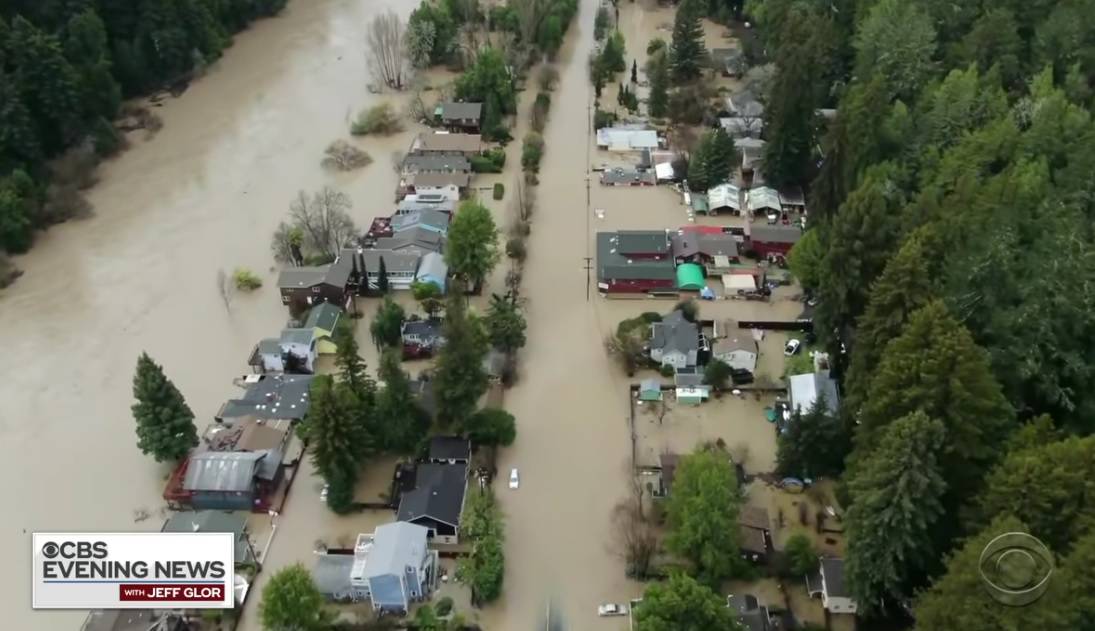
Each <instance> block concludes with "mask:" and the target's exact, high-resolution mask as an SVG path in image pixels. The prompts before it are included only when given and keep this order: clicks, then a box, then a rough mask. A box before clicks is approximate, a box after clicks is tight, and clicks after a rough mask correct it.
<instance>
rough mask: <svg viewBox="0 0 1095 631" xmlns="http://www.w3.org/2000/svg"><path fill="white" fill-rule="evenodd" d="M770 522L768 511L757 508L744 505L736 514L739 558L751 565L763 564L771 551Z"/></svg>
mask: <svg viewBox="0 0 1095 631" xmlns="http://www.w3.org/2000/svg"><path fill="white" fill-rule="evenodd" d="M769 528H771V522H769V521H768V511H767V510H765V509H764V508H761V507H759V506H749V505H744V506H742V507H741V511H740V512H739V513H738V531H739V542H738V545H739V546H740V547H741V556H742V558H743V559H745V560H747V561H752V562H753V563H765V562H767V560H768V551H769V550H770V549H771V542H772V536H771V534H770V532H769Z"/></svg>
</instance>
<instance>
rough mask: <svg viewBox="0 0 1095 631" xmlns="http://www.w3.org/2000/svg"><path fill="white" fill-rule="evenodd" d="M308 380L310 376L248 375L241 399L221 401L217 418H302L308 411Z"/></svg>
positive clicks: (310, 384)
mask: <svg viewBox="0 0 1095 631" xmlns="http://www.w3.org/2000/svg"><path fill="white" fill-rule="evenodd" d="M312 379H313V377H312V376H311V375H251V376H249V377H248V382H247V384H248V385H247V391H246V392H245V393H244V395H243V397H241V398H239V399H229V400H228V401H227V402H225V404H224V406H222V407H221V410H220V412H219V413H218V414H217V419H218V420H219V419H226V418H239V417H243V416H252V417H255V418H260V419H302V418H304V415H305V414H306V413H307V412H308V405H309V401H308V397H309V393H308V391H309V389H310V388H311V387H312Z"/></svg>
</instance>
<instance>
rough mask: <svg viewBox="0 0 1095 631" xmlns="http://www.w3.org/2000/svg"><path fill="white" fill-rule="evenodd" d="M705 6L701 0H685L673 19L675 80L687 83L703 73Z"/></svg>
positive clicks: (671, 61) (671, 58)
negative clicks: (703, 20) (703, 21)
mask: <svg viewBox="0 0 1095 631" xmlns="http://www.w3.org/2000/svg"><path fill="white" fill-rule="evenodd" d="M702 18H703V6H702V4H701V3H700V0H683V1H682V2H681V3H680V5H679V6H678V7H677V15H676V16H675V17H674V20H673V40H672V43H671V44H670V45H669V65H670V68H671V70H672V74H673V80H674V81H676V82H677V83H687V82H689V81H692V80H695V79H698V78H700V75H701V74H702V73H703V64H704V59H705V57H706V56H707V47H706V46H705V45H704V41H703V24H702V23H701V19H702Z"/></svg>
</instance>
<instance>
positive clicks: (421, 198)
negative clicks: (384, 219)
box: [395, 193, 458, 217]
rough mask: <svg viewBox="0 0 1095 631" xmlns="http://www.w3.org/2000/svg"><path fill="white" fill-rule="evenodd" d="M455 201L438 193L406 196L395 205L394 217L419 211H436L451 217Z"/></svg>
mask: <svg viewBox="0 0 1095 631" xmlns="http://www.w3.org/2000/svg"><path fill="white" fill-rule="evenodd" d="M457 200H458V198H456V197H449V196H448V195H444V194H440V193H423V194H421V195H407V196H406V197H404V198H403V199H401V200H399V203H398V204H396V207H395V215H396V216H398V215H407V214H410V213H414V212H419V211H425V210H437V211H440V212H443V213H448V214H449V216H450V217H451V216H452V213H454V212H456V202H457Z"/></svg>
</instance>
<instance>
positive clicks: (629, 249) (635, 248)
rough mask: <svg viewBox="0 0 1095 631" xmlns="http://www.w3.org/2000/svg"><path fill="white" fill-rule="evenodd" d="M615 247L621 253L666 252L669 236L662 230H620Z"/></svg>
mask: <svg viewBox="0 0 1095 631" xmlns="http://www.w3.org/2000/svg"><path fill="white" fill-rule="evenodd" d="M616 249H617V250H618V251H619V252H620V253H622V254H646V255H651V254H654V255H657V254H668V253H669V238H668V236H667V235H666V233H665V231H662V230H620V231H618V232H617V233H616Z"/></svg>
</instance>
